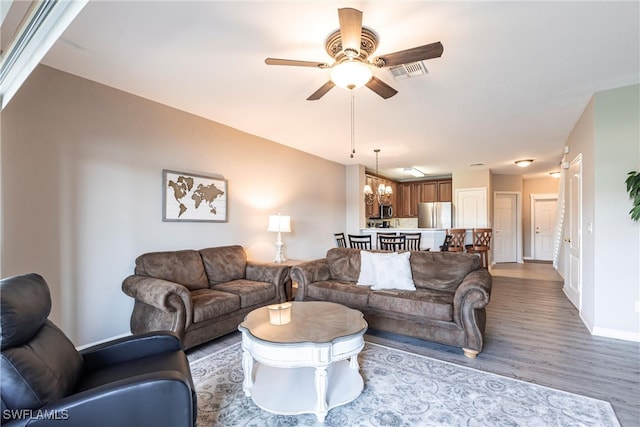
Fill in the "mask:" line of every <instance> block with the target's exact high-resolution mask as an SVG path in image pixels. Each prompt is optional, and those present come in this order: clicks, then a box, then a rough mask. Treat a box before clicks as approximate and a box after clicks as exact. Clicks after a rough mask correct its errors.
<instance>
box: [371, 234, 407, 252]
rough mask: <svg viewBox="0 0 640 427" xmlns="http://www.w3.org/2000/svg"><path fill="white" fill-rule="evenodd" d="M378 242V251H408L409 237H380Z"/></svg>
mask: <svg viewBox="0 0 640 427" xmlns="http://www.w3.org/2000/svg"><path fill="white" fill-rule="evenodd" d="M378 241H379V242H380V245H379V246H378V249H380V250H383V251H393V252H397V251H404V250H406V249H407V236H378Z"/></svg>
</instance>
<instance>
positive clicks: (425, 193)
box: [418, 181, 438, 203]
mask: <svg viewBox="0 0 640 427" xmlns="http://www.w3.org/2000/svg"><path fill="white" fill-rule="evenodd" d="M437 201H438V181H427V182H423V183H421V184H420V196H419V199H418V203H427V202H437Z"/></svg>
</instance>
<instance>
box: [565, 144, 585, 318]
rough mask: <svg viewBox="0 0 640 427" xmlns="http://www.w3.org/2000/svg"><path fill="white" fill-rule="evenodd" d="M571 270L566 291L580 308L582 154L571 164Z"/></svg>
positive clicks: (567, 239)
mask: <svg viewBox="0 0 640 427" xmlns="http://www.w3.org/2000/svg"><path fill="white" fill-rule="evenodd" d="M568 199H569V203H568V211H569V212H568V214H569V215H568V219H569V221H568V224H567V225H568V227H567V231H568V236H566V237H565V239H564V240H565V242H566V243H568V245H569V271H568V280H567V281H566V283H565V293H566V294H567V297H568V298H569V300H570V301H571V303H572V304H573V305H574V306H576V308H577V309H578V310H581V309H582V156H580V155H578V157H576V158H575V159H574V160H573V161H572V162H571V164H570V166H569V194H568Z"/></svg>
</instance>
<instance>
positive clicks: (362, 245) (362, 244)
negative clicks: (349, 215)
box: [347, 234, 371, 250]
mask: <svg viewBox="0 0 640 427" xmlns="http://www.w3.org/2000/svg"><path fill="white" fill-rule="evenodd" d="M347 236H348V237H349V246H350V247H352V248H356V249H369V250H370V249H371V234H348V235H347Z"/></svg>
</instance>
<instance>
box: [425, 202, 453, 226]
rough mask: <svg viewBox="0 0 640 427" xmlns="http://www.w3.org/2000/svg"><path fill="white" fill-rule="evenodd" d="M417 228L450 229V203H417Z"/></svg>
mask: <svg viewBox="0 0 640 427" xmlns="http://www.w3.org/2000/svg"><path fill="white" fill-rule="evenodd" d="M418 228H440V229H444V228H451V202H431V203H418Z"/></svg>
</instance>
